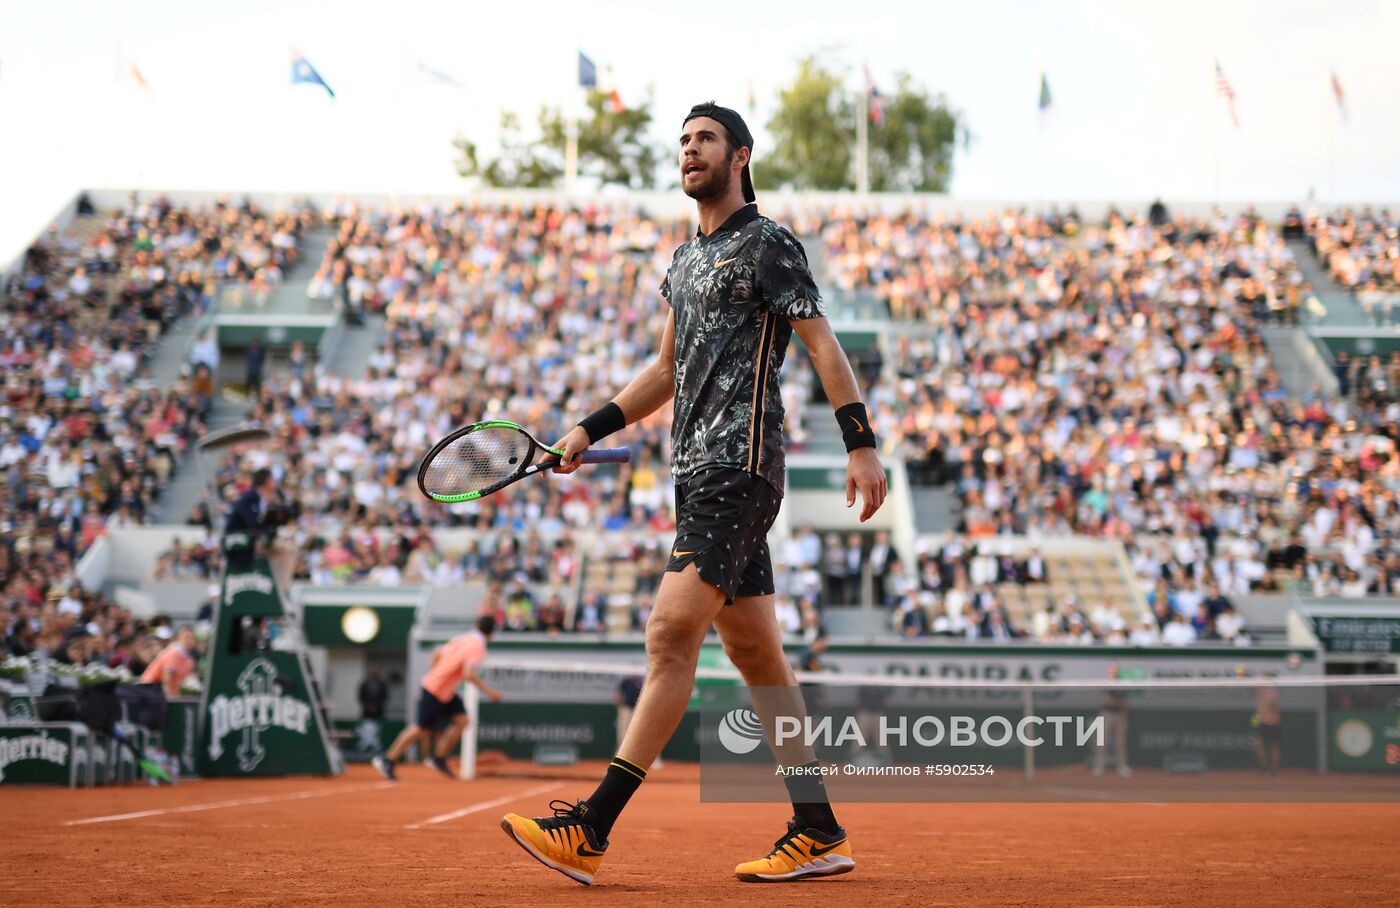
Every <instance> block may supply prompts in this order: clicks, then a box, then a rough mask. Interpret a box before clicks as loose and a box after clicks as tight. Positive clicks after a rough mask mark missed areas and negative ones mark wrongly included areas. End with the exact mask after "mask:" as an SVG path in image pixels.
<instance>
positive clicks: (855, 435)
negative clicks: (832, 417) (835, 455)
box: [836, 401, 876, 452]
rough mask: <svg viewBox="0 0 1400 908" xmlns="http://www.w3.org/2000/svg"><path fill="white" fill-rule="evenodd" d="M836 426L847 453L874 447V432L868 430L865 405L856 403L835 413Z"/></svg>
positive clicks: (847, 405)
mask: <svg viewBox="0 0 1400 908" xmlns="http://www.w3.org/2000/svg"><path fill="white" fill-rule="evenodd" d="M836 424H837V425H838V426H840V427H841V438H842V440H844V441H845V442H846V450H847V452H850V451H854V450H855V449H856V448H873V447H875V446H876V445H875V432H874V430H872V429H871V428H870V417H869V416H867V415H866V412H865V404H863V403H861V402H860V401H856V402H855V403H853V404H846V406H844V407H842V408H841V409H839V410H837V411H836Z"/></svg>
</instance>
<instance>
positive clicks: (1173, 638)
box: [1162, 612, 1197, 646]
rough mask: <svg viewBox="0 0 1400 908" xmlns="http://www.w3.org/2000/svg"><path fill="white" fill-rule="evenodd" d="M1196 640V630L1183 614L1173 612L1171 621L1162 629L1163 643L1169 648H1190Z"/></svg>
mask: <svg viewBox="0 0 1400 908" xmlns="http://www.w3.org/2000/svg"><path fill="white" fill-rule="evenodd" d="M1196 638H1197V634H1196V630H1195V628H1193V627H1192V626H1191V622H1189V621H1187V620H1186V616H1185V615H1183V614H1182V613H1181V612H1173V613H1172V617H1171V620H1170V621H1168V622H1167V623H1166V626H1164V627H1163V628H1162V643H1163V644H1165V645H1167V646H1190V645H1191V644H1192V643H1195V642H1196Z"/></svg>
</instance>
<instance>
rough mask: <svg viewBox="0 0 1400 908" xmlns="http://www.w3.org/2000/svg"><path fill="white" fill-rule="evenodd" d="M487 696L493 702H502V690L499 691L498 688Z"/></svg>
mask: <svg viewBox="0 0 1400 908" xmlns="http://www.w3.org/2000/svg"><path fill="white" fill-rule="evenodd" d="M486 696H487V698H488V699H490V701H491V702H492V703H500V702H501V692H500V691H498V690H493V691H491V693H489V694H487V695H486Z"/></svg>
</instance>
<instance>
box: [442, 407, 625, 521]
mask: <svg viewBox="0 0 1400 908" xmlns="http://www.w3.org/2000/svg"><path fill="white" fill-rule="evenodd" d="M536 455H544V459H542V460H540V461H538V462H536V461H535V457H536ZM563 455H564V452H563V451H561V450H559V449H558V448H551V447H550V446H549V445H547V444H544V443H543V442H541V441H540V440H539V439H537V438H535V437H534V436H533V435H531V434H530V433H529V432H526V431H525V429H524V427H522V426H518V425H516V424H515V423H513V422H505V421H504V420H491V421H488V422H478V423H473V424H471V425H470V426H467V427H466V428H465V429H458V430H457V431H455V432H453V433H452V434H451V435H449V436H447V437H446V438H444V439H443V440H442V441H440V442H438V443H437V444H436V445H434V446H433V449H432V450H431V451H429V452H428V456H427V457H425V458H423V465H422V466H421V467H419V468H418V488H419V489H421V490H422V491H423V494H424V495H426V496H428V497H429V498H431V499H432V500H433V501H440V502H442V503H443V504H456V503H458V502H461V501H475V500H476V499H478V498H481V497H483V496H486V495H490V494H491V493H492V492H499V491H500V490H501V489H504V488H505V487H506V486H508V485H510V484H511V483H513V482H516V481H517V480H521V479H524V478H525V477H526V476H533V475H535V474H536V473H539V472H541V471H543V470H548V469H550V468H551V467H554V466H557V465H558V463H559V458H560V457H562V456H563ZM579 459H580V460H581V461H582V462H583V463H626V462H627V461H629V460H631V459H632V452H631V451H630V450H628V449H627V448H601V449H599V450H596V451H594V450H589V451H584V452H583V454H582V455H581V456H580V458H579Z"/></svg>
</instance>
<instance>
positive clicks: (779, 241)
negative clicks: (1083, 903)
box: [501, 103, 886, 885]
mask: <svg viewBox="0 0 1400 908" xmlns="http://www.w3.org/2000/svg"><path fill="white" fill-rule="evenodd" d="M752 152H753V137H752V136H751V135H750V133H749V129H748V127H747V126H746V125H744V121H743V118H741V117H740V116H739V114H738V113H736V112H735V111H733V110H730V109H728V108H725V107H718V106H716V105H715V104H713V103H707V104H699V105H696V106H695V107H693V108H691V110H690V113H689V114H687V115H686V118H685V121H684V125H683V126H682V128H681V136H680V159H679V162H680V170H681V187H682V189H683V190H684V192H685V194H686V195H688V196H690V197H691V198H692V199H694V200H695V202H696V207H697V210H698V214H699V221H700V229H699V231H698V232H697V233H696V235H695V237H694V238H693V239H691V240H689V241H688V242H686V243H685V244H683V245H682V246H681V247H680V248H679V249H677V250H676V253H675V256H674V257H673V258H672V260H671V266H670V269H669V271H668V272H667V274H666V278H665V279H664V280H663V281H662V283H661V294H662V295H663V296H664V297H665V298H666V300H667V302H668V303H669V304H670V310H671V311H670V315H669V317H668V318H667V321H666V328H665V332H664V333H663V335H662V338H661V345H660V349H659V350H658V351H657V355H656V359H655V361H654V362H652V363H651V364H650V365H649V366H647V367H646V368H645V369H644V370H643V371H642V372H641V373H640V374H639V375H638V376H637V377H636V378H634V379H633V380H632V382H631V383H630V384H629V385H628V386H627V387H626V388H624V389H623V391H622V393H621V394H619V395H617V397H615V398H614V399H613V400H612V401H610V402H609V403H607V404H606V405H604V406H603V407H602V408H601V409H599V410H598V411H597V412H595V413H592V414H590V415H589V416H588V417H587V418H585V419H584V420H583V422H581V423H580V424H579V425H578V427H577V428H575V429H573V430H572V431H571V432H569V434H567V435H565V436H564V438H563V439H562V440H560V441H559V442H558V444H557V445H555V447H558V448H562V449H563V450H564V452H565V454H564V457H563V458H562V459H561V460H562V463H561V465H560V466H559V467H558V468H556V471H557V472H560V473H570V472H573V471H574V470H575V469H577V468H578V463H577V462H576V461H574V458H575V457H576V456H577V455H578V454H580V453H581V452H583V451H584V450H586V449H587V448H588V447H589V446H590V445H593V444H597V443H598V442H599V441H600V440H602V439H603V438H605V437H606V436H608V435H611V434H612V433H614V432H617V431H618V430H620V429H622V428H623V427H625V426H627V425H628V424H630V423H634V422H636V421H638V420H640V419H642V418H643V417H645V416H647V415H648V414H650V413H652V412H653V411H654V410H656V409H658V408H659V407H661V406H663V405H664V404H665V403H666V402H667V401H668V400H671V399H672V398H673V397H674V398H675V404H674V417H673V421H672V428H671V446H672V454H673V458H674V462H673V464H672V472H673V475H674V478H675V481H676V522H677V526H676V541H675V545H674V546H673V547H672V549H671V557H670V560H669V561H668V562H667V565H666V571H667V573H666V575H665V577H664V578H663V579H662V582H661V586H660V589H659V590H658V591H657V594H656V603H655V607H654V608H653V610H652V613H651V618H650V620H649V621H648V622H647V629H646V636H647V676H646V685H645V686H644V687H643V688H642V694H641V697H640V699H639V700H638V702H637V707H636V711H635V713H634V715H633V717H632V722H631V724H630V725H629V726H628V728H627V735H626V737H625V738H624V739H623V741H622V745H621V747H620V748H619V749H618V753H617V756H616V757H615V758H614V759H613V761H612V763H611V764H610V765H609V766H608V769H607V772H606V774H605V775H604V777H603V779H602V781H601V782H600V783H599V785H598V788H597V790H596V791H594V792H593V794H591V795H590V796H589V797H588V798H587V799H585V800H582V801H579V802H577V803H574V804H570V803H568V802H566V801H554V802H551V804H550V807H551V808H553V810H554V816H552V817H547V818H539V819H528V818H526V817H522V816H518V815H516V814H508V815H506V817H505V818H504V819H503V820H502V821H501V827H502V828H503V829H505V831H506V832H507V833H508V834H509V835H510V836H511V837H512V838H514V839H515V841H516V842H517V843H518V844H519V845H520V846H521V847H523V848H524V849H525V850H526V851H528V852H529V853H530V854H531V855H533V856H534V857H535V858H536V859H538V860H539V861H540V862H541V863H543V864H545V865H546V866H548V867H551V868H553V869H555V870H558V871H559V872H560V873H563V874H565V875H567V876H569V877H571V878H572V879H574V880H577V881H578V882H580V883H583V884H585V885H588V884H591V883H592V882H593V877H594V874H595V873H596V872H597V870H598V866H599V864H601V863H602V860H603V856H604V854H605V853H606V852H607V849H608V836H609V834H610V833H611V832H612V827H613V824H614V822H616V820H617V818H618V815H619V814H621V813H622V810H623V808H624V807H625V806H626V805H627V801H628V799H629V798H631V797H632V795H633V794H634V793H635V792H636V791H637V789H638V787H639V786H640V785H641V784H642V782H643V781H644V780H645V779H646V771H645V769H644V768H643V767H648V766H651V765H652V762H653V761H654V760H655V759H656V758H657V756H658V755H659V754H660V753H661V749H662V747H663V746H664V745H665V744H666V742H667V741H668V740H669V739H670V737H671V735H672V733H673V732H674V731H675V730H676V726H677V725H678V724H679V723H680V720H681V716H682V715H683V713H684V712H685V708H686V704H687V702H688V701H689V699H690V691H691V684H692V682H693V681H694V677H695V665H696V660H697V658H698V655H699V652H700V644H701V641H703V640H704V637H705V634H706V632H707V631H708V630H709V629H710V625H711V624H713V625H714V626H715V627H716V628H717V629H718V630H719V634H720V638H721V639H722V640H723V642H724V648H725V652H726V653H727V654H728V655H729V658H730V659H731V660H732V661H733V663H734V665H735V666H736V667H737V668H738V669H739V671H740V672H741V673H742V674H743V677H744V680H745V682H746V683H747V684H748V685H749V686H751V687H753V686H758V685H764V686H775V685H788V686H791V685H794V684H795V679H794V678H793V674H792V670H791V668H790V667H789V666H788V664H787V660H786V659H785V658H784V657H783V648H782V641H781V637H780V633H779V630H778V623H777V618H776V616H775V614H774V607H773V592H774V591H773V568H772V564H771V563H770V559H769V554H768V545H767V542H766V537H767V534H768V528H769V527H770V526H771V525H772V524H773V520H774V518H775V517H776V516H777V513H778V508H779V506H780V505H781V504H782V497H783V490H784V467H783V433H782V429H783V405H782V398H781V396H780V394H779V383H778V373H779V370H780V369H781V368H782V365H783V357H784V355H785V353H786V352H787V346H788V341H789V339H790V338H791V335H792V332H793V331H796V332H797V334H798V336H799V337H800V338H802V342H803V343H804V344H806V346H807V350H808V351H809V353H810V355H811V357H812V364H813V365H814V366H815V368H816V371H817V374H818V376H819V377H820V378H821V382H822V387H823V388H824V389H825V391H826V395H827V397H828V398H829V399H830V400H831V402H832V404H833V406H834V407H835V409H836V419H837V422H838V423H839V424H840V426H841V431H842V432H843V434H844V436H845V442H846V449H847V451H848V452H849V461H848V463H847V467H846V506H847V507H851V506H853V505H854V503H855V501H856V495H857V493H859V495H860V499H861V512H860V519H861V520H862V521H864V520H867V519H868V518H869V517H870V516H871V515H872V514H874V513H875V512H876V510H878V509H879V507H880V505H881V504H882V503H883V502H884V500H885V492H886V480H885V471H884V468H883V467H882V466H881V464H880V460H879V458H878V457H877V456H876V453H875V434H874V432H873V431H872V430H871V426H870V419H869V417H868V416H867V414H866V410H865V406H864V404H862V403H861V400H860V391H859V389H858V388H857V386H856V378H855V374H854V373H853V372H852V370H851V365H850V363H849V362H848V361H847V359H846V354H845V352H844V351H843V350H842V349H841V347H840V345H839V344H838V343H837V340H836V337H835V335H834V334H833V333H832V330H831V327H830V325H829V324H828V323H827V320H826V317H825V311H824V310H823V308H822V301H821V295H820V293H819V292H818V290H817V287H816V284H815V283H814V282H813V280H812V275H811V272H810V271H809V269H808V266H807V257H806V253H805V252H804V251H803V249H802V246H801V244H800V243H798V241H797V240H796V239H795V238H794V237H793V235H792V234H791V233H790V232H788V231H787V230H786V229H785V228H783V227H781V226H779V225H778V224H776V223H774V222H773V221H771V220H769V219H768V218H766V217H764V216H763V215H761V214H759V212H758V208H757V207H756V205H755V204H754V190H753V181H752V179H751V178H750V175H749V160H750V156H751V155H752ZM788 779H789V781H788V790H789V793H790V795H791V797H792V801H793V812H794V816H793V818H792V820H791V821H790V822H789V823H788V828H787V831H786V832H785V833H784V834H783V836H782V837H781V838H779V839H778V841H777V843H776V845H775V846H774V848H773V850H772V852H771V853H769V854H768V855H767V856H766V857H763V858H760V859H758V860H754V861H749V862H747V863H743V864H740V865H739V866H738V867H737V868H735V873H736V875H737V876H738V877H739V879H741V880H745V881H751V882H756V881H780V880H799V879H802V878H804V877H811V876H816V875H832V874H836V873H845V872H847V871H850V870H852V869H853V868H854V867H855V861H854V859H853V858H852V857H851V847H850V843H849V842H848V841H847V840H846V833H845V830H843V829H842V828H841V826H840V825H839V824H838V823H837V821H836V816H835V814H834V813H833V811H832V809H831V805H830V804H829V803H828V801H827V797H826V791H825V788H824V787H823V785H822V784H821V781H820V780H821V776H820V775H809V774H805V773H795V774H791V775H789V776H788Z"/></svg>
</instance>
